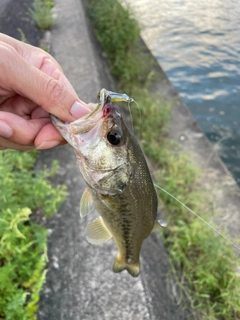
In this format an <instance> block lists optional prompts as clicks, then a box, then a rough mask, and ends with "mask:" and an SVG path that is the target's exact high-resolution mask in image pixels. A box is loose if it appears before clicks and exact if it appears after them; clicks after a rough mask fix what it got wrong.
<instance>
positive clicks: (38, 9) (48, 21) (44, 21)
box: [29, 0, 56, 30]
mask: <svg viewBox="0 0 240 320" xmlns="http://www.w3.org/2000/svg"><path fill="white" fill-rule="evenodd" d="M53 7H54V2H53V1H51V0H33V8H32V9H29V14H30V16H31V17H32V19H33V20H34V21H35V22H36V24H37V26H38V28H39V29H41V30H49V29H51V28H52V27H53V25H54V24H55V23H56V19H54V18H53V12H52V11H53Z"/></svg>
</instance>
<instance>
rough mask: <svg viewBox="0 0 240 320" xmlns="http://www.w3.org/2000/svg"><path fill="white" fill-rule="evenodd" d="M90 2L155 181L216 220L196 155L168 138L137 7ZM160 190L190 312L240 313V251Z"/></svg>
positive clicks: (175, 268)
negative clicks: (132, 102) (152, 90)
mask: <svg viewBox="0 0 240 320" xmlns="http://www.w3.org/2000/svg"><path fill="white" fill-rule="evenodd" d="M89 3H90V5H89V6H88V13H89V16H90V18H91V20H92V22H93V26H94V29H95V34H96V37H97V39H98V41H99V42H100V44H101V46H102V50H103V52H104V53H105V55H106V56H107V57H108V59H109V63H110V66H111V70H112V72H113V75H114V76H115V77H116V79H117V80H118V84H119V87H118V90H123V91H125V92H126V93H127V94H131V96H133V97H134V98H135V99H136V100H137V102H138V104H139V106H140V109H141V117H139V114H138V111H136V113H135V111H134V110H135V109H134V108H132V110H133V118H134V119H136V120H135V124H136V125H137V126H140V127H141V130H140V131H141V136H140V143H141V145H142V147H143V149H144V151H145V153H146V155H147V156H148V157H149V158H150V159H151V160H152V162H153V167H154V168H155V170H154V178H155V182H156V183H157V184H158V185H160V186H161V187H162V188H164V189H165V190H167V191H168V192H170V193H171V194H173V195H174V196H175V197H177V198H178V199H179V200H181V201H182V202H183V203H184V204H185V205H187V206H188V207H189V208H191V209H192V210H194V211H195V212H197V213H201V217H202V218H203V219H205V220H206V221H208V222H211V218H212V217H213V215H214V212H209V207H210V206H209V203H211V200H212V199H211V195H207V194H206V193H203V192H202V188H201V175H202V173H201V172H200V171H199V169H198V168H197V167H196V165H195V164H194V163H193V161H192V160H191V155H190V154H187V153H185V152H182V151H181V150H180V149H179V146H178V145H177V144H176V143H174V142H173V141H171V140H170V139H169V138H168V132H169V129H168V125H167V124H168V120H169V118H170V109H171V101H167V100H166V99H165V100H164V99H163V98H161V97H158V98H153V97H151V95H150V94H149V91H148V90H147V87H148V84H149V69H148V65H149V63H148V61H149V60H146V58H144V59H143V57H144V53H143V52H141V47H139V40H138V39H139V28H138V26H137V23H136V21H135V20H134V19H133V17H132V15H131V11H129V8H125V7H122V6H121V5H120V3H119V2H118V1H117V0H90V1H89ZM116 21H117V24H116ZM139 61H141V63H139ZM135 62H136V63H135ZM159 198H160V205H161V209H162V211H163V212H165V215H166V217H167V220H168V227H167V228H166V229H165V231H164V232H163V237H164V241H165V243H166V246H167V250H168V254H169V262H170V264H171V267H172V272H173V275H174V277H175V282H176V283H177V284H178V286H179V287H180V288H181V292H182V295H183V300H184V301H187V302H188V305H190V306H191V307H192V309H193V311H192V312H193V313H192V316H191V319H194V318H195V319H208V320H215V319H221V320H231V319H232V320H233V319H234V320H236V319H240V290H239V288H240V277H239V274H238V273H237V271H236V270H237V268H238V266H239V259H238V258H237V257H236V255H235V254H234V252H233V248H232V247H231V246H228V245H227V244H226V241H225V239H223V238H221V237H220V236H219V235H218V234H216V233H214V232H213V231H212V230H211V229H209V227H207V226H206V225H204V224H203V222H202V221H200V220H199V219H197V218H196V217H195V216H193V215H192V214H191V213H190V212H189V211H187V210H186V209H184V208H183V207H182V206H181V205H180V204H179V203H178V202H176V201H175V200H174V199H172V198H171V197H169V196H168V195H166V194H165V193H163V192H159ZM211 224H212V222H211Z"/></svg>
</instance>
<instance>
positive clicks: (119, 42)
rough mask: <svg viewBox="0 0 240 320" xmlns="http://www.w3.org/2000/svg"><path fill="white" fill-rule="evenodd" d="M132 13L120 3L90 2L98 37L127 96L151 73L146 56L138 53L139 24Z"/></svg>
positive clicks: (91, 14)
mask: <svg viewBox="0 0 240 320" xmlns="http://www.w3.org/2000/svg"><path fill="white" fill-rule="evenodd" d="M129 12H130V11H129V10H127V9H123V8H122V6H121V4H120V3H119V2H118V1H111V0H106V1H102V0H100V1H97V0H93V1H89V7H88V13H89V16H90V18H91V20H92V22H93V25H94V28H95V30H96V37H97V39H98V41H99V42H100V44H101V46H102V48H103V50H104V53H105V54H106V56H107V58H108V59H109V61H110V62H111V65H110V66H111V71H112V74H113V75H114V76H115V77H116V78H117V79H118V86H119V89H124V88H128V92H129V89H130V90H131V88H132V85H133V84H135V85H136V84H137V83H139V84H140V83H143V81H144V78H145V76H144V75H145V74H146V73H148V72H150V66H149V65H148V64H146V63H143V59H142V58H143V57H142V56H143V54H142V53H141V52H140V51H139V50H138V45H137V44H138V41H139V27H138V24H137V22H136V20H135V19H134V18H133V17H132V15H131V14H130V13H129ZM108 15H110V16H108ZM123 21H124V23H123Z"/></svg>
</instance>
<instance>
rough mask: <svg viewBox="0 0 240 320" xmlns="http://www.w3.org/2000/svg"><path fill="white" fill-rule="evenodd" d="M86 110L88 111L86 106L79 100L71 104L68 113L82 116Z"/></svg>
mask: <svg viewBox="0 0 240 320" xmlns="http://www.w3.org/2000/svg"><path fill="white" fill-rule="evenodd" d="M88 112H89V111H88V109H87V108H86V106H84V105H83V104H81V103H80V102H79V101H76V102H74V104H73V105H72V108H71V110H70V113H71V115H72V116H73V117H74V118H81V117H82V116H84V115H85V114H86V113H88Z"/></svg>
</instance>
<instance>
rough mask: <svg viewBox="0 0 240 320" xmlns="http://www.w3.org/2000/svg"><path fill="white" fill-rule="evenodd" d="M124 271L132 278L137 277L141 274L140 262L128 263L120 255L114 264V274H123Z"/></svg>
mask: <svg viewBox="0 0 240 320" xmlns="http://www.w3.org/2000/svg"><path fill="white" fill-rule="evenodd" d="M123 270H127V271H128V273H129V274H130V275H131V276H133V277H137V276H138V275H139V273H140V262H139V261H137V262H135V263H127V262H126V261H125V260H124V259H122V257H121V256H120V254H118V255H117V257H116V259H115V261H114V264H113V272H116V273H117V272H122V271H123Z"/></svg>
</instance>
